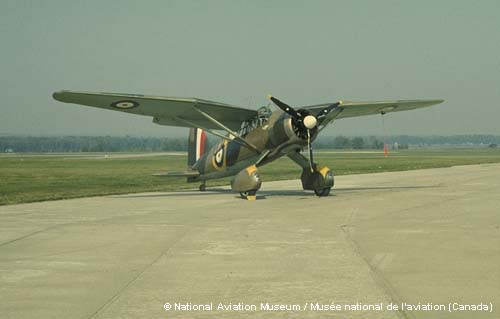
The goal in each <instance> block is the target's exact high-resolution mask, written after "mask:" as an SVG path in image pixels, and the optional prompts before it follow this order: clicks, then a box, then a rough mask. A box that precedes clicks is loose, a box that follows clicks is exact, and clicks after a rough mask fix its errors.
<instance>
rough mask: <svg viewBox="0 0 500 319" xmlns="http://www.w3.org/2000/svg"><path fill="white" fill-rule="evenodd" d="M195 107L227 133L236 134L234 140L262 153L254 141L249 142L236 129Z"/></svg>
mask: <svg viewBox="0 0 500 319" xmlns="http://www.w3.org/2000/svg"><path fill="white" fill-rule="evenodd" d="M193 109H195V110H196V111H197V112H198V113H200V114H201V115H203V116H204V117H206V118H207V119H208V120H209V121H210V122H212V123H214V124H215V125H217V126H218V127H220V128H221V129H222V130H224V131H226V132H227V133H229V134H230V135H232V136H234V140H235V141H239V142H241V143H243V144H244V145H245V146H246V147H248V148H249V149H251V150H253V151H255V152H256V153H258V154H260V151H259V149H258V148H257V147H256V146H255V145H253V144H252V143H250V142H248V141H247V140H245V139H244V138H243V137H241V136H240V135H239V134H238V133H236V132H235V131H233V130H231V129H230V128H229V127H227V126H225V125H224V124H222V123H221V122H219V121H217V120H216V119H214V118H213V117H211V116H210V115H208V114H207V113H205V112H203V111H202V110H200V109H199V108H197V107H195V106H193Z"/></svg>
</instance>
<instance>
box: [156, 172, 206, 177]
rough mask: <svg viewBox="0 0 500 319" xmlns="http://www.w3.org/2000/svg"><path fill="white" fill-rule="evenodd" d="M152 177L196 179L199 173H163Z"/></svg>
mask: <svg viewBox="0 0 500 319" xmlns="http://www.w3.org/2000/svg"><path fill="white" fill-rule="evenodd" d="M153 176H160V177H197V176H200V173H199V172H197V171H185V172H165V173H156V174H153Z"/></svg>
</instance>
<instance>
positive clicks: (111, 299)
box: [88, 229, 192, 319]
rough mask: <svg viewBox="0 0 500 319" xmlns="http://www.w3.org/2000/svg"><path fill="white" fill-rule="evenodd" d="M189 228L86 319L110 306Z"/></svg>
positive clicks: (187, 231)
mask: <svg viewBox="0 0 500 319" xmlns="http://www.w3.org/2000/svg"><path fill="white" fill-rule="evenodd" d="M191 230H192V229H188V230H186V231H185V232H184V233H183V234H182V235H181V236H179V238H178V239H177V240H176V241H174V242H173V243H172V245H170V246H169V247H168V248H167V249H165V250H163V251H162V252H161V253H160V254H159V255H158V256H157V257H156V258H155V259H153V261H152V262H151V263H149V264H148V265H147V266H146V267H144V269H142V270H141V271H140V272H139V273H138V274H137V275H136V276H134V277H132V279H130V280H129V281H128V282H127V283H126V284H125V285H124V286H123V287H122V288H121V289H119V290H118V291H117V292H116V293H115V294H114V295H113V296H111V298H109V299H108V300H107V301H106V302H105V303H104V304H102V305H101V306H100V307H99V308H98V309H97V310H96V311H95V312H94V313H92V314H91V315H90V316H89V317H88V319H91V318H95V317H96V316H97V315H98V314H100V313H102V312H103V311H104V310H106V309H108V308H109V306H111V305H112V304H113V303H114V302H115V301H117V300H118V298H120V296H121V294H123V292H124V291H125V290H127V288H128V287H130V285H132V284H133V283H134V282H135V281H136V280H137V279H139V277H141V276H142V275H143V274H144V273H145V272H146V270H148V269H149V268H151V266H153V265H154V264H156V263H157V262H158V261H159V260H160V258H161V257H163V256H164V255H165V254H167V253H168V252H169V251H170V249H172V247H174V246H175V245H176V244H177V243H178V242H179V241H181V239H183V238H184V237H185V236H186V234H187V233H189V232H190V231H191Z"/></svg>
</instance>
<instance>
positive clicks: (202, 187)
mask: <svg viewBox="0 0 500 319" xmlns="http://www.w3.org/2000/svg"><path fill="white" fill-rule="evenodd" d="M206 188H207V186H206V185H205V183H203V184H201V185H200V192H204V191H205V189H206Z"/></svg>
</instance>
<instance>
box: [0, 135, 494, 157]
mask: <svg viewBox="0 0 500 319" xmlns="http://www.w3.org/2000/svg"><path fill="white" fill-rule="evenodd" d="M217 142H218V139H217V138H213V137H211V136H210V137H209V144H210V145H214V144H215V143H217ZM386 142H387V144H389V145H390V146H391V147H394V146H396V145H397V148H400V149H401V148H408V146H409V145H412V146H435V145H455V146H467V145H471V146H472V145H498V144H500V136H496V135H455V136H409V135H398V136H389V137H387V138H386ZM313 146H314V148H315V149H383V147H384V138H382V137H378V136H365V137H360V136H358V137H348V136H343V135H338V136H335V137H331V136H320V137H318V138H317V139H316V140H315V141H314V145H313ZM186 150H187V138H186V137H134V136H123V137H117V136H54V137H49V136H46V137H38V136H0V152H42V153H43V152H164V151H186Z"/></svg>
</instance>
